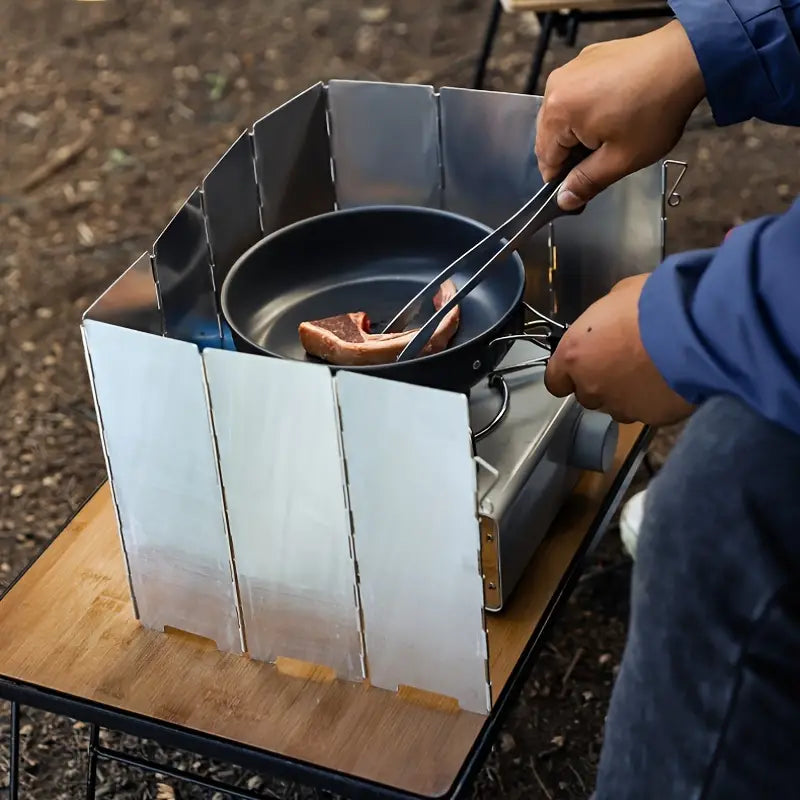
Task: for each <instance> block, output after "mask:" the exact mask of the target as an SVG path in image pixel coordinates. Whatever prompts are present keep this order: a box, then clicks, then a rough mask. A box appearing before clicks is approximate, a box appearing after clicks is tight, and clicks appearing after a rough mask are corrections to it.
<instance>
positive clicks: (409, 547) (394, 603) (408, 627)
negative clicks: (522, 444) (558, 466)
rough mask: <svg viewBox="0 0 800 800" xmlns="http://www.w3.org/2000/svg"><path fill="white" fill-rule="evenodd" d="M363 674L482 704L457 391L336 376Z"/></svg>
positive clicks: (472, 536) (463, 421)
mask: <svg viewBox="0 0 800 800" xmlns="http://www.w3.org/2000/svg"><path fill="white" fill-rule="evenodd" d="M336 388H337V394H338V398H339V407H340V412H341V420H342V441H343V443H344V453H345V460H346V465H347V475H348V487H349V497H350V508H351V513H352V518H353V537H354V541H355V551H356V562H357V564H358V574H359V581H360V584H359V585H360V589H361V605H362V613H363V619H364V635H365V642H366V652H367V674H368V677H369V680H370V682H371V683H372V684H373V685H375V686H379V687H382V688H384V689H389V690H396V689H397V688H398V687H400V686H409V687H412V688H415V689H422V690H425V691H429V692H435V693H438V694H441V695H446V696H448V697H453V698H456V699H457V700H458V702H459V704H460V706H461V708H463V709H465V710H468V711H474V712H477V713H486V712H488V710H489V706H490V700H489V685H488V679H487V666H486V664H487V640H486V632H485V624H484V616H483V586H482V580H481V573H480V564H479V547H480V535H479V530H478V520H477V514H476V508H475V493H476V490H477V484H476V474H475V470H476V468H475V462H474V460H473V458H472V444H471V440H470V431H469V418H468V413H467V400H466V397H464V396H463V395H460V394H456V393H452V392H439V391H436V390H433V389H427V388H423V387H419V386H411V385H408V384H403V383H398V382H395V381H387V380H383V379H380V378H375V377H371V376H366V375H360V374H357V373H350V372H339V373H337V375H336Z"/></svg>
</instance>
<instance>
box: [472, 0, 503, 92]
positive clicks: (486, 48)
mask: <svg viewBox="0 0 800 800" xmlns="http://www.w3.org/2000/svg"><path fill="white" fill-rule="evenodd" d="M502 13H503V6H502V4H501V3H500V0H494V3H493V5H492V13H491V16H490V17H489V25H488V26H487V28H486V35H485V36H484V39H483V47H482V49H481V54H480V56H479V57H478V65H477V67H476V68H475V79H474V80H473V82H472V88H473V89H482V88H483V79H484V78H485V77H486V66H487V65H488V63H489V56H491V54H492V45H493V44H494V37H495V36H496V35H497V27H498V25H499V24H500V17H501V15H502Z"/></svg>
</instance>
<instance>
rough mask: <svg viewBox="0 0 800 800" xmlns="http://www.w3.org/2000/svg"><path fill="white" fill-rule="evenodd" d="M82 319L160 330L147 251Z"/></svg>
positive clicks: (124, 326) (150, 264)
mask: <svg viewBox="0 0 800 800" xmlns="http://www.w3.org/2000/svg"><path fill="white" fill-rule="evenodd" d="M83 316H84V319H93V320H95V321H96V322H107V323H108V324H109V325H121V326H122V327H123V328H132V329H133V330H137V331H144V332H146V333H155V334H159V335H160V334H161V333H162V327H161V325H162V321H161V312H160V311H159V309H158V294H157V292H156V283H155V281H154V280H153V265H152V262H151V260H150V254H149V253H142V255H140V256H139V258H137V259H136V261H134V262H133V264H131V265H130V267H128V269H126V270H125V272H123V273H122V275H120V276H119V278H117V280H115V281H114V283H112V284H111V286H109V287H108V289H106V290H105V292H103V294H101V295H100V297H98V298H97V300H95V301H94V303H92V305H91V306H89V308H88V309H87V310H86V312H85V313H84V315H83Z"/></svg>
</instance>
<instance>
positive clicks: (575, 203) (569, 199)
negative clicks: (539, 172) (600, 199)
mask: <svg viewBox="0 0 800 800" xmlns="http://www.w3.org/2000/svg"><path fill="white" fill-rule="evenodd" d="M629 171H630V170H628V169H627V168H626V166H625V162H624V159H623V158H621V157H620V155H619V154H618V153H615V152H614V150H613V149H609V147H608V145H602V146H601V147H600V149H599V150H595V151H594V152H593V153H592V154H591V155H589V156H587V158H585V159H584V160H583V161H582V162H581V163H580V164H578V166H577V167H575V169H573V170H572V172H570V174H569V175H568V176H567V179H566V180H565V181H564V184H563V186H562V187H561V191H560V192H559V194H558V205H559V207H560V208H562V209H563V210H564V211H574V210H575V209H578V208H580V207H581V206H584V205H586V203H588V202H589V201H590V200H591V199H592V198H593V197H594V196H595V195H597V194H599V193H600V192H602V191H603V189H605V188H606V187H608V186H610V185H611V184H612V183H614V182H615V181H618V180H619V179H620V178H623V177H624V176H625V175H627V174H628V172H629Z"/></svg>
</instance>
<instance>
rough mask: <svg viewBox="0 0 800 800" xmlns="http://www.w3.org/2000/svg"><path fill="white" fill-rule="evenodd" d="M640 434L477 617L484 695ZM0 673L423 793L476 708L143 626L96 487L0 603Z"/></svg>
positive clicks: (463, 738)
mask: <svg viewBox="0 0 800 800" xmlns="http://www.w3.org/2000/svg"><path fill="white" fill-rule="evenodd" d="M640 432H641V427H640V426H638V425H631V426H623V427H622V428H621V430H620V441H619V447H618V449H617V456H616V461H615V464H614V467H613V468H612V469H611V470H610V471H609V472H608V473H606V474H605V475H599V474H594V473H591V474H590V473H586V474H585V475H584V476H583V478H582V480H581V482H580V484H579V485H578V487H577V489H576V491H575V492H574V494H573V495H572V497H571V499H570V500H569V501H568V503H567V504H566V506H565V507H564V509H563V511H562V513H561V515H560V516H559V518H558V519H557V521H556V523H555V524H554V528H553V531H552V533H551V535H550V536H549V538H548V539H547V540H546V541H545V543H544V544H543V545H542V547H541V548H540V550H539V552H538V553H537V555H536V557H535V559H534V561H533V562H532V563H531V564H530V567H529V569H528V571H527V573H526V575H525V576H524V577H523V579H522V581H521V583H520V586H519V588H518V590H517V592H516V593H515V595H514V596H513V598H512V601H511V603H510V604H509V605H508V607H507V608H506V610H505V611H503V612H502V614H500V615H492V614H489V615H487V616H488V624H489V653H490V670H491V678H492V682H493V688H494V693H495V696H496V695H497V693H498V692H499V691H500V690H501V689H502V687H503V686H504V685H505V683H506V681H507V680H508V677H509V675H510V674H511V671H512V669H513V667H514V665H515V664H516V663H517V661H518V660H519V658H520V655H521V653H522V651H523V649H524V647H525V645H526V643H527V642H528V640H529V639H530V637H531V635H532V633H533V631H534V629H535V627H536V626H537V624H538V622H539V621H540V619H541V616H542V613H543V611H544V610H545V607H546V606H547V604H548V602H549V601H550V599H551V597H552V596H553V593H554V592H555V590H556V588H557V586H558V583H559V581H560V580H561V578H562V576H563V575H564V573H565V571H566V569H567V567H568V565H569V563H570V561H571V560H572V558H573V557H574V555H575V553H576V550H577V548H578V547H579V545H580V543H581V541H582V540H583V539H584V538H585V535H586V532H587V530H588V528H589V526H590V525H591V523H592V521H593V519H594V518H595V516H596V515H597V512H598V509H599V507H600V505H601V503H602V500H603V498H604V496H605V495H606V493H607V491H608V489H609V487H610V485H611V483H612V481H613V480H614V478H615V477H616V475H617V473H618V471H619V469H620V467H621V465H622V463H623V461H624V460H625V458H626V457H627V456H628V454H629V453H630V451H631V449H632V447H633V445H634V443H635V441H636V439H637V437H638V435H639V433H640ZM0 675H2V676H4V677H6V678H11V679H16V680H21V681H25V682H27V683H30V684H34V685H36V686H38V687H41V688H44V689H51V690H56V691H59V692H63V693H66V694H68V695H72V696H75V697H80V698H84V699H88V700H91V701H93V702H96V703H101V704H104V705H107V706H111V707H114V708H117V709H121V710H124V711H129V712H134V713H137V714H140V715H144V716H147V717H151V718H154V719H157V720H160V721H163V722H167V723H173V724H177V725H180V726H183V727H186V728H189V729H193V730H196V731H198V732H201V733H207V734H213V735H216V736H219V737H223V738H226V739H230V740H233V741H236V742H240V743H242V744H246V745H250V746H252V747H256V748H261V749H264V750H268V751H271V752H273V753H277V754H282V755H286V756H291V757H294V758H296V759H300V760H303V761H308V762H311V763H314V764H317V765H319V766H323V767H328V768H332V769H336V770H339V771H342V772H345V773H349V774H351V775H354V776H359V777H362V778H366V779H370V780H373V781H377V782H379V783H383V784H387V785H390V786H393V787H396V788H399V789H402V790H405V791H410V792H416V793H419V794H423V795H431V796H433V795H438V794H442V793H444V792H446V791H447V790H448V789H449V788H450V786H451V785H452V783H453V781H454V779H455V777H456V775H457V773H458V771H459V769H460V768H461V766H462V764H463V763H464V761H465V759H466V757H467V755H468V752H469V750H470V748H471V747H472V745H473V743H474V742H475V740H476V738H477V737H478V734H479V732H480V730H481V727H482V726H483V724H484V722H485V719H486V718H485V717H482V716H479V715H476V714H470V713H467V712H461V711H454V710H452V709H449V708H443V707H436V706H435V704H434V705H430V704H428V705H426V704H425V703H424V702H422V701H421V700H420V698H408V697H400V696H398V695H396V694H394V693H391V692H387V691H384V690H381V689H375V688H372V687H369V686H367V685H355V684H348V683H345V682H340V681H336V680H331V679H330V678H329V676H327V675H325V674H311V675H309V674H302V675H300V676H299V677H298V676H297V675H296V674H295V675H292V674H291V669H283V670H279V669H278V668H276V667H274V666H271V665H268V664H264V663H259V662H256V661H253V660H251V659H249V658H247V657H244V656H236V655H230V654H224V653H220V652H218V651H217V650H216V649H215V647H214V645H213V644H212V643H209V642H206V641H203V640H200V639H196V638H194V637H189V636H188V635H185V634H179V633H168V634H163V633H157V632H154V631H150V630H146V629H144V628H143V627H142V626H141V625H139V623H138V622H137V621H136V620H135V619H134V618H133V615H132V611H131V604H130V599H129V594H128V584H127V581H126V577H125V573H124V566H123V561H122V554H121V550H120V544H119V539H118V535H117V531H116V524H115V520H114V513H113V510H112V505H111V500H110V493H109V491H108V487H107V486H104V487H103V488H102V489H101V490H100V491H99V492H98V493H97V494H96V495H95V496H94V497H93V498H92V499H91V500H90V501H89V503H88V504H87V505H86V506H85V507H84V509H83V510H82V511H81V512H80V513H79V514H78V516H77V517H76V518H75V519H74V520H73V521H72V522H71V523H70V524H69V525H68V526H67V528H66V529H65V530H64V531H63V533H62V534H61V535H59V536H58V537H57V538H56V539H55V541H54V542H53V544H52V545H51V546H50V547H49V548H48V549H47V550H46V551H45V552H44V553H43V554H42V556H41V557H40V558H39V559H38V560H37V561H36V562H35V563H34V564H33V566H32V567H31V568H30V569H29V570H28V572H27V573H26V574H25V575H24V576H23V577H22V578H21V579H20V580H19V581H18V582H17V584H16V585H15V586H13V588H12V589H11V590H10V591H9V592H8V594H7V595H6V596H5V597H4V598H3V600H2V601H1V602H0Z"/></svg>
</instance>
